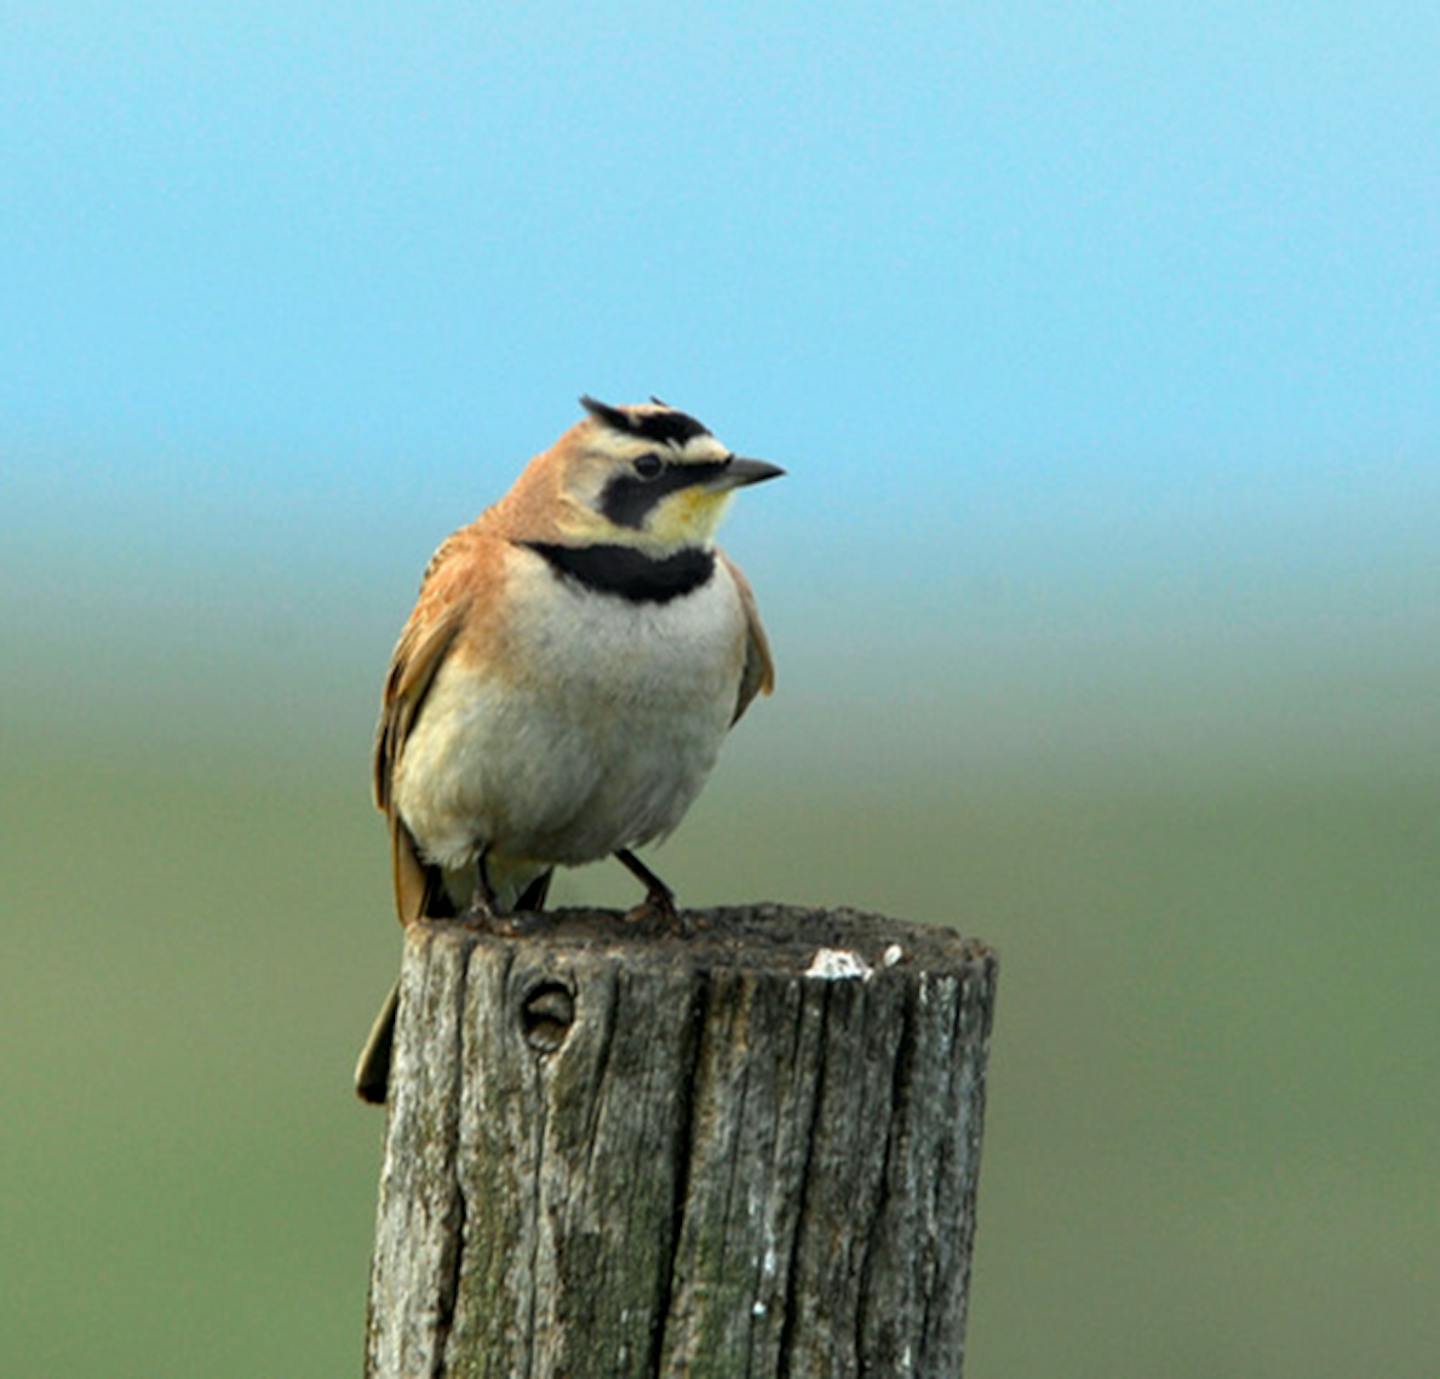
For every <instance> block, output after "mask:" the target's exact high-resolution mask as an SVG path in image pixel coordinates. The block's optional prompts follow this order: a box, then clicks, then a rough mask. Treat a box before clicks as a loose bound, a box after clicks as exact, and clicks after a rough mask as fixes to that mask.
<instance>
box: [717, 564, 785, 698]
mask: <svg viewBox="0 0 1440 1379" xmlns="http://www.w3.org/2000/svg"><path fill="white" fill-rule="evenodd" d="M720 559H721V560H723V561H724V562H725V568H726V569H727V570H729V571H730V577H731V578H732V579H733V580H734V581H735V587H736V588H737V589H738V590H739V591H740V605H741V607H742V608H744V610H745V665H744V668H743V669H742V670H741V672H740V693H739V695H737V696H736V699H735V717H734V718H732V719H731V720H730V721H731V723H738V722H739V721H740V715H741V714H743V713H744V712H745V710H746V709H748V708H749V707H750V701H751V700H752V699H753V698H754V697H755V696H756V695H757V694H769V693H770V692H771V690H773V689H774V688H775V662H774V661H773V660H771V658H770V639H769V638H768V637H766V635H765V627H764V624H763V623H761V621H760V609H759V607H758V606H757V605H756V603H755V591H754V590H753V589H752V588H751V587H750V581H749V580H748V579H746V578H745V576H744V575H743V574H741V573H740V568H739V566H737V565H736V564H735V562H734V561H733V560H731V559H730V557H729V556H728V555H726V554H725V553H724V552H723V551H722V552H721V553H720Z"/></svg>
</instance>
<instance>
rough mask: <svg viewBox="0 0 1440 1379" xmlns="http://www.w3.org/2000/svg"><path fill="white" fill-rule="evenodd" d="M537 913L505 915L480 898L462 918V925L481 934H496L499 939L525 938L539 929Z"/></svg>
mask: <svg viewBox="0 0 1440 1379" xmlns="http://www.w3.org/2000/svg"><path fill="white" fill-rule="evenodd" d="M539 918H540V916H539V914H537V913H531V912H520V913H516V914H509V915H507V914H503V913H501V912H500V910H499V908H498V907H497V906H494V905H491V904H488V903H487V902H486V901H484V900H482V899H480V898H479V897H478V896H477V897H476V899H475V902H474V904H472V905H471V906H470V908H469V909H468V910H466V911H465V913H464V914H463V915H461V916H460V921H461V923H462V924H469V925H471V926H473V927H474V928H476V929H479V930H480V931H481V933H485V934H494V935H496V936H497V937H498V938H524V937H525V935H526V934H529V933H532V932H533V931H534V930H535V929H537V928H538V927H539V925H538V923H537V921H538V920H539Z"/></svg>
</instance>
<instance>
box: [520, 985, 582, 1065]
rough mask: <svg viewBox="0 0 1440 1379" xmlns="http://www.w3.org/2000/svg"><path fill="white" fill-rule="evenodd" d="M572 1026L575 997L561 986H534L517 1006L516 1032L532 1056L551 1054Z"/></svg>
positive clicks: (563, 1040)
mask: <svg viewBox="0 0 1440 1379" xmlns="http://www.w3.org/2000/svg"><path fill="white" fill-rule="evenodd" d="M574 1023H575V993H574V992H573V991H571V990H570V988H569V987H568V986H566V985H565V984H564V983H563V982H557V981H554V980H548V981H540V982H536V983H535V985H534V986H532V987H531V988H530V990H529V991H527V992H526V993H525V998H524V999H523V1000H522V1001H521V1002H520V1028H521V1029H522V1030H523V1031H524V1033H525V1042H526V1043H527V1044H529V1045H530V1047H531V1048H532V1049H534V1050H535V1052H536V1053H554V1052H555V1050H556V1049H558V1048H559V1047H560V1045H561V1044H563V1043H564V1042H565V1038H566V1036H567V1035H568V1034H569V1033H570V1026H571V1025H573V1024H574Z"/></svg>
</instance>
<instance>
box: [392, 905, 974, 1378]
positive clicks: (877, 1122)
mask: <svg viewBox="0 0 1440 1379" xmlns="http://www.w3.org/2000/svg"><path fill="white" fill-rule="evenodd" d="M686 918H687V920H688V921H689V923H690V924H691V925H692V926H693V932H692V933H691V934H689V935H688V936H686V937H683V938H680V937H663V936H657V935H655V934H653V933H646V932H644V931H643V930H642V929H638V928H637V926H635V925H634V924H630V923H627V922H626V921H625V920H623V919H622V918H620V917H619V916H617V915H615V914H613V913H610V912H596V911H559V912H557V913H556V914H554V915H547V916H546V918H545V921H544V923H543V925H537V927H536V929H535V931H534V934H533V936H531V935H528V934H527V935H526V936H525V937H523V938H518V939H513V938H496V937H494V936H491V935H488V934H484V933H479V932H477V931H476V930H475V929H473V928H471V927H468V926H466V925H463V924H458V923H453V922H452V923H444V922H437V923H433V924H429V923H427V924H422V925H419V926H417V927H416V928H414V929H413V930H412V931H411V933H410V936H409V938H408V941H407V944H406V950H405V958H404V966H403V970H402V974H401V1000H400V1017H399V1025H398V1028H397V1031H396V1038H395V1058H394V1072H393V1074H392V1078H391V1083H390V1119H389V1126H388V1130H387V1134H386V1143H385V1165H384V1171H383V1175H382V1179H381V1186H380V1208H379V1217H378V1222H377V1228H376V1242H375V1257H374V1264H373V1267H372V1272H371V1282H370V1306H369V1318H368V1326H367V1338H366V1371H365V1372H366V1374H367V1375H368V1376H371V1377H372V1379H401V1376H404V1379H410V1377H411V1376H417V1375H442V1374H443V1375H444V1376H446V1379H459V1377H460V1376H487V1377H488V1379H502V1376H503V1377H504V1379H509V1377H510V1376H517V1377H518V1376H530V1377H531V1379H622V1377H624V1379H629V1377H630V1376H633V1377H634V1379H661V1376H667V1377H670V1376H673V1377H674V1379H680V1376H687V1379H704V1377H705V1376H716V1379H735V1377H736V1376H741V1375H749V1376H751V1377H752V1379H782V1376H787V1377H788V1379H843V1376H861V1375H863V1376H867V1377H869V1376H876V1377H877V1379H878V1376H890V1375H895V1376H914V1379H954V1376H958V1375H959V1374H960V1372H961V1362H962V1358H963V1355H964V1338H965V1310H966V1293H967V1285H968V1282H969V1274H970V1253H971V1244H972V1241H973V1239H974V1233H975V1188H976V1180H977V1177H978V1173H979V1156H980V1132H981V1121H982V1116H983V1111H984V1077H985V1062H986V1053H987V1048H988V1042H989V1034H990V1026H991V1018H992V1014H993V1010H994V1001H995V978H996V964H995V957H994V955H993V954H992V953H991V952H990V951H989V950H988V949H986V948H985V947H984V946H983V945H981V944H979V943H977V942H975V941H973V940H968V939H963V938H960V937H959V936H958V935H956V934H954V933H953V932H951V931H949V930H946V929H939V928H933V927H923V926H917V925H913V924H904V923H900V922H898V921H895V920H890V919H881V918H876V917H873V916H866V915H860V914H856V913H855V912H853V911H847V910H803V909H795V908H791V907H782V906H774V905H763V906H754V907H746V908H737V909H723V910H707V911H691V912H689V913H688V914H687V916H686Z"/></svg>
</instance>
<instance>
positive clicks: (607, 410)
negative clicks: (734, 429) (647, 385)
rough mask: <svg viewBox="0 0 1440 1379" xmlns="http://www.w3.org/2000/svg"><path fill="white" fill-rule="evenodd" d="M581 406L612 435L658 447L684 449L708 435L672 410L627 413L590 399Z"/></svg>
mask: <svg viewBox="0 0 1440 1379" xmlns="http://www.w3.org/2000/svg"><path fill="white" fill-rule="evenodd" d="M580 405H581V406H582V407H583V408H584V409H585V410H586V411H587V412H589V413H590V415H591V416H592V417H594V418H595V420H596V421H599V422H603V423H604V424H605V425H606V426H608V427H609V428H610V429H611V430H612V431H619V432H620V433H621V434H622V435H626V436H636V437H638V438H639V439H641V440H647V441H655V442H657V443H658V444H664V443H666V442H674V444H676V445H684V444H685V442H686V441H692V440H694V439H695V437H696V436H708V435H709V434H710V428H709V427H708V426H702V425H701V424H700V423H699V422H698V421H696V420H695V418H694V417H692V416H688V415H687V414H686V413H684V412H677V411H675V410H674V408H670V409H669V410H667V411H664V412H630V411H626V410H625V409H624V408H622V407H611V406H610V405H609V404H608V403H605V402H597V401H596V400H595V399H594V398H593V397H582V398H581V399H580Z"/></svg>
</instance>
